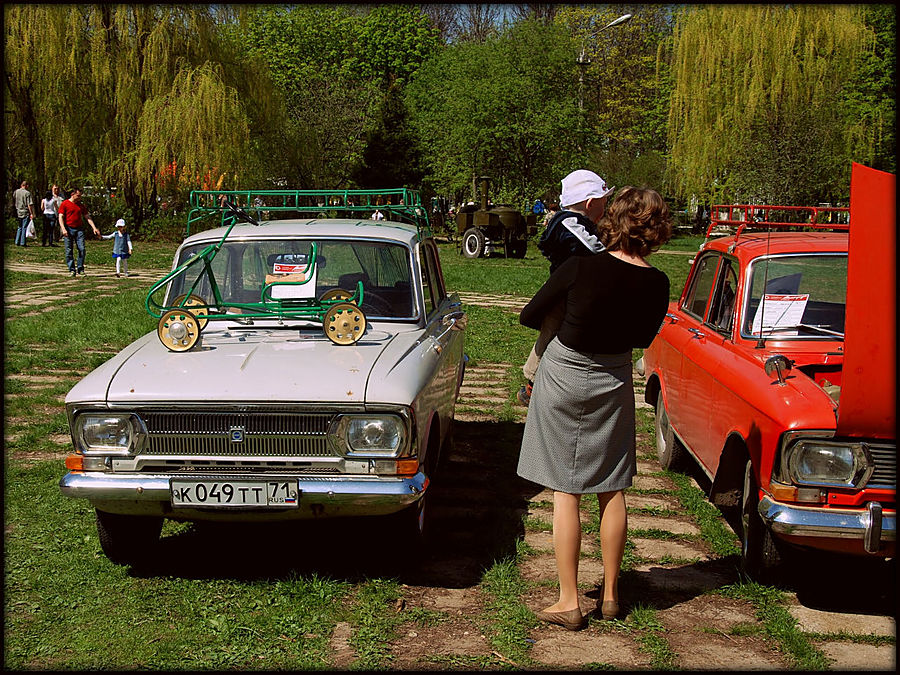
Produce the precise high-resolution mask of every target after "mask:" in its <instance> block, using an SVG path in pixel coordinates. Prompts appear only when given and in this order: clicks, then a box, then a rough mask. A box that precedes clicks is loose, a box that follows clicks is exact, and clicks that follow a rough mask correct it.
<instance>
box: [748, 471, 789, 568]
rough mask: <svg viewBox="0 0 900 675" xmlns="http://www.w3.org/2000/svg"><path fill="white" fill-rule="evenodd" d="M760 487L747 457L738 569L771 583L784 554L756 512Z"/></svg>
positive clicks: (782, 565) (782, 561)
mask: <svg viewBox="0 0 900 675" xmlns="http://www.w3.org/2000/svg"><path fill="white" fill-rule="evenodd" d="M758 507H759V486H758V485H757V482H756V478H755V477H754V475H753V464H752V462H750V461H749V460H748V461H747V464H746V465H745V467H744V489H743V494H742V495H741V530H742V531H741V569H742V570H743V572H744V573H745V574H746V575H747V576H748V577H750V578H751V579H753V580H754V581H757V582H759V583H761V584H766V583H771V582H772V581H773V580H775V579H776V578H777V577H778V576H779V573H780V572H781V571H782V568H783V567H784V562H785V561H784V555H783V552H782V550H781V549H780V547H779V546H778V542H776V541H775V538H774V537H773V536H772V533H771V532H770V531H769V528H768V527H767V526H766V524H765V522H764V521H763V519H762V517H761V516H760V515H759V510H758Z"/></svg>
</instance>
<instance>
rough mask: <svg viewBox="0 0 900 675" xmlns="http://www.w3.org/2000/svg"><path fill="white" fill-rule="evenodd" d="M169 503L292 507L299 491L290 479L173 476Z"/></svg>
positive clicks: (184, 505) (177, 505)
mask: <svg viewBox="0 0 900 675" xmlns="http://www.w3.org/2000/svg"><path fill="white" fill-rule="evenodd" d="M171 488H172V506H173V507H197V506H207V507H209V506H213V507H216V508H234V507H237V508H240V507H242V506H243V507H246V506H275V507H282V508H296V507H297V504H298V503H299V501H300V490H299V488H298V487H297V482H296V481H293V480H185V479H183V478H173V479H172V481H171Z"/></svg>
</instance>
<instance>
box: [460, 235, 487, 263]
mask: <svg viewBox="0 0 900 675" xmlns="http://www.w3.org/2000/svg"><path fill="white" fill-rule="evenodd" d="M462 254H463V257H465V258H480V257H481V256H483V255H484V233H483V232H482V231H481V230H479V229H478V228H477V227H470V228H469V229H468V230H466V231H465V234H463V238H462Z"/></svg>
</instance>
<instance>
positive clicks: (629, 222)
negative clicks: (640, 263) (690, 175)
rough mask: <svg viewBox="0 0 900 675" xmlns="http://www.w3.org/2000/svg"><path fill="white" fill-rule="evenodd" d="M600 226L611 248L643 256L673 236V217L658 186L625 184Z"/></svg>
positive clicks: (602, 234) (604, 240) (602, 235)
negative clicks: (645, 186)
mask: <svg viewBox="0 0 900 675" xmlns="http://www.w3.org/2000/svg"><path fill="white" fill-rule="evenodd" d="M599 230H600V232H601V238H602V239H603V242H604V243H605V244H606V248H608V249H609V250H610V251H622V252H624V253H627V254H628V255H633V256H639V257H641V258H644V257H646V256H648V255H650V254H651V253H653V252H654V251H656V250H658V249H659V247H660V246H662V245H663V244H665V243H666V242H667V241H669V239H671V238H672V218H671V215H670V213H669V207H668V205H667V204H666V202H665V200H664V199H663V198H662V195H660V194H659V193H658V192H657V191H656V190H652V189H650V188H636V187H631V186H630V185H626V186H625V187H623V188H622V189H621V190H619V193H618V194H617V195H616V198H615V199H614V200H613V202H612V204H610V205H609V207H608V208H607V209H606V215H605V216H604V217H603V220H602V221H601V222H600V227H599Z"/></svg>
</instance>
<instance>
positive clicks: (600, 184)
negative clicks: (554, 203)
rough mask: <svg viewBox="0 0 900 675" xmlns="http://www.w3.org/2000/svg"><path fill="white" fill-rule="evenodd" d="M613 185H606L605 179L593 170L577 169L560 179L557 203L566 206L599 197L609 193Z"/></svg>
mask: <svg viewBox="0 0 900 675" xmlns="http://www.w3.org/2000/svg"><path fill="white" fill-rule="evenodd" d="M613 187H614V186H612V185H610V186H609V187H607V185H606V181H605V180H603V179H602V178H600V176H598V175H597V174H595V173H594V172H593V171H588V170H587V169H578V170H577V171H573V172H572V173H570V174H569V175H568V176H566V177H565V178H563V179H562V194H560V196H559V205H560V206H562V207H566V206H571V205H572V204H579V203H581V202H583V201H587V200H588V199H600V198H601V197H605V196H606V195H608V194H609V193H611V192H612V191H613Z"/></svg>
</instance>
